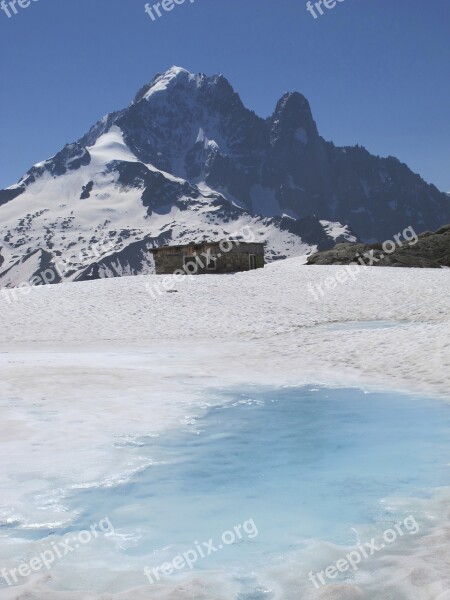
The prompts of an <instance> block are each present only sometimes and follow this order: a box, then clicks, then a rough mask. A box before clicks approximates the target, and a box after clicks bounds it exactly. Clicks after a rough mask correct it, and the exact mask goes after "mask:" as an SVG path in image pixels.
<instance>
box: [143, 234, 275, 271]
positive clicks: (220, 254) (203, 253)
mask: <svg viewBox="0 0 450 600" xmlns="http://www.w3.org/2000/svg"><path fill="white" fill-rule="evenodd" d="M150 252H152V254H153V257H154V259H155V267H156V274H157V275H171V274H173V273H184V274H186V275H203V274H206V273H235V272H237V271H250V270H252V269H261V268H263V267H264V244H262V243H256V242H251V243H249V242H242V241H239V240H234V239H230V240H222V241H220V242H199V243H191V244H183V245H180V246H162V247H161V248H153V249H152V250H150Z"/></svg>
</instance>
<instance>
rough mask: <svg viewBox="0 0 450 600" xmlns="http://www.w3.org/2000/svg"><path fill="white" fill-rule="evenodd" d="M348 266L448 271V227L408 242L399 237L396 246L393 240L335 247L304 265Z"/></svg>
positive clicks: (449, 240)
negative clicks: (359, 265) (362, 265)
mask: <svg viewBox="0 0 450 600" xmlns="http://www.w3.org/2000/svg"><path fill="white" fill-rule="evenodd" d="M400 243H401V244H402V245H401V246H400ZM394 244H395V249H393V248H394ZM392 250H393V251H392ZM350 263H360V264H362V263H364V264H366V265H369V266H377V267H421V268H440V267H449V268H450V225H445V226H444V227H441V228H440V229H438V230H437V231H436V232H435V233H433V232H431V231H425V232H424V233H422V234H420V235H419V236H418V237H414V238H412V239H408V241H405V239H402V238H401V237H400V238H399V242H398V243H395V242H393V241H392V242H389V243H387V242H384V243H383V244H358V243H357V244H352V243H345V244H336V245H335V246H334V247H333V248H332V249H331V250H326V251H324V252H317V253H316V254H313V255H312V256H310V257H309V258H308V263H307V264H308V265H348V264H350Z"/></svg>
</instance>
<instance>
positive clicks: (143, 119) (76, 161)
mask: <svg viewBox="0 0 450 600" xmlns="http://www.w3.org/2000/svg"><path fill="white" fill-rule="evenodd" d="M449 221H450V202H449V200H448V198H447V196H446V195H445V194H442V193H440V192H439V191H438V190H437V189H436V188H435V187H434V186H432V185H428V184H426V183H425V182H424V181H423V180H422V179H421V178H420V177H419V176H418V175H415V174H414V173H412V172H411V171H410V170H409V169H408V167H407V166H406V165H403V164H401V163H400V162H399V161H398V160H396V159H395V158H386V159H381V158H378V157H374V156H372V155H370V154H369V153H368V152H367V151H366V150H365V149H364V148H361V147H355V148H336V147H335V146H334V145H333V144H332V143H329V142H326V141H324V140H323V139H322V138H321V137H320V136H319V134H318V131H317V127H316V124H315V122H314V119H313V117H312V114H311V110H310V107H309V104H308V101H307V100H306V99H305V98H304V97H303V96H302V95H301V94H299V93H287V94H285V95H284V96H283V97H282V98H281V100H280V101H279V102H278V104H277V107H276V109H275V112H274V114H273V115H272V116H271V117H270V118H268V119H262V118H260V117H258V116H257V115H256V114H255V113H253V112H252V111H250V110H248V109H246V108H245V107H244V105H243V104H242V102H241V100H240V98H239V96H238V94H237V93H236V92H235V91H234V90H233V88H232V87H231V85H230V84H229V83H228V81H227V80H226V79H225V78H224V77H223V76H222V75H218V76H212V77H207V76H206V75H203V74H200V75H193V74H191V73H189V72H188V71H186V70H184V69H181V68H178V67H173V68H171V69H169V70H168V71H167V72H166V73H164V74H162V75H158V76H156V77H155V78H154V79H153V81H152V82H151V83H150V84H148V85H146V86H144V87H143V88H142V89H141V90H140V91H139V93H138V94H137V95H136V97H135V99H134V101H133V102H132V103H131V104H130V106H128V107H127V108H125V109H124V110H121V111H119V112H115V113H111V114H109V115H107V116H105V117H104V118H103V119H102V120H101V121H99V122H98V123H96V124H95V125H94V126H93V127H92V128H91V129H90V131H89V132H88V133H87V134H86V135H85V136H83V137H82V138H81V139H80V140H78V142H75V143H72V144H69V145H67V146H65V148H64V149H63V150H62V151H61V152H59V153H58V154H56V155H55V156H54V157H52V158H50V159H48V160H46V161H44V162H41V163H38V164H36V165H35V166H34V167H32V168H31V169H30V171H28V173H27V174H26V175H25V176H24V177H23V178H22V179H21V180H20V181H19V182H18V183H17V184H16V185H14V186H12V187H10V188H8V189H6V190H2V191H0V223H1V224H0V231H1V234H2V235H1V237H2V246H1V249H0V285H2V286H13V285H18V284H19V283H21V282H22V281H28V280H30V279H32V278H33V276H35V275H36V274H37V273H39V272H41V271H42V270H43V269H51V268H53V267H54V266H55V265H56V264H58V263H64V265H65V268H64V271H63V272H62V271H61V269H59V270H58V269H57V271H58V276H57V277H55V281H52V282H57V281H59V280H61V279H63V278H68V279H80V278H81V279H83V278H86V277H88V278H90V277H107V276H115V275H123V274H136V273H146V272H150V271H151V270H152V268H153V266H152V262H151V258H150V256H149V252H148V247H152V246H156V245H162V244H167V243H171V242H175V241H176V242H177V243H183V242H187V241H192V240H201V239H220V238H223V237H228V236H229V235H239V232H240V231H241V230H242V228H243V227H250V228H251V229H252V231H253V232H254V235H255V238H256V239H257V241H266V242H267V254H268V258H269V259H271V258H280V257H284V256H295V255H307V254H310V253H311V252H314V251H316V250H317V249H319V250H320V249H326V248H327V247H330V246H331V245H333V244H334V243H335V242H336V241H344V240H347V241H355V240H356V239H357V237H358V238H359V239H361V240H362V241H365V242H370V241H373V240H375V239H388V238H389V237H391V236H392V235H394V234H395V233H397V232H398V231H400V230H402V229H404V228H405V227H406V226H413V227H414V228H416V229H417V230H419V231H422V230H424V229H436V228H438V227H439V225H441V224H442V223H444V222H449Z"/></svg>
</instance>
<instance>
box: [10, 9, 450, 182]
mask: <svg viewBox="0 0 450 600" xmlns="http://www.w3.org/2000/svg"><path fill="white" fill-rule="evenodd" d="M155 2H156V0H151V2H150V4H154V3H155ZM144 5H145V0H33V1H32V2H31V5H30V6H29V7H28V8H25V9H20V8H19V9H18V11H19V14H17V15H14V16H12V17H11V18H8V17H7V16H6V14H5V13H4V12H0V51H1V59H0V77H1V89H0V109H1V110H0V127H1V136H0V187H5V186H7V185H11V184H12V183H14V182H15V181H16V180H17V179H18V178H19V177H20V176H22V175H23V174H24V172H25V171H26V170H27V169H28V168H29V167H30V166H31V165H32V164H33V163H35V162H38V161H40V160H43V159H45V158H47V157H49V156H51V155H53V154H55V153H56V152H57V151H58V150H60V149H61V148H62V146H63V145H64V144H65V143H67V142H71V141H74V140H76V139H78V138H79V137H80V136H81V135H82V134H83V133H85V132H86V131H87V130H88V129H89V127H90V126H91V125H92V124H93V123H94V122H95V121H96V120H98V119H99V118H100V117H102V116H103V115H104V114H105V113H107V112H110V111H112V110H115V109H119V108H122V107H124V106H126V105H127V104H128V103H129V102H130V101H131V100H132V98H133V97H134V95H135V93H136V92H137V90H138V89H139V88H140V87H141V86H142V85H143V84H144V83H145V82H147V81H149V80H150V79H152V78H153V76H154V74H155V73H157V72H161V71H165V70H166V69H167V68H169V67H170V66H172V65H178V66H183V67H185V68H187V69H189V70H190V71H192V72H195V73H197V72H204V73H207V74H213V73H223V74H224V75H225V76H226V77H227V78H228V79H229V81H230V82H231V83H232V85H233V86H234V88H235V89H236V91H238V92H239V94H240V95H241V98H242V100H243V101H244V103H245V104H246V106H248V107H249V108H251V109H253V110H255V112H257V113H258V114H259V115H261V116H268V115H269V114H271V113H272V112H273V109H274V107H275V104H276V102H277V100H278V99H279V97H280V96H281V95H282V94H283V93H284V92H285V91H288V90H298V91H300V92H302V93H303V94H305V96H307V98H308V99H309V101H310V103H311V106H312V110H313V114H314V117H315V119H316V121H317V124H318V127H319V131H320V133H321V135H322V136H323V137H324V138H326V139H328V140H332V141H333V142H334V143H335V144H337V145H350V144H356V143H359V144H361V145H364V146H366V147H367V149H368V150H369V151H370V152H373V153H375V154H380V155H382V156H386V155H394V156H397V157H398V158H399V159H400V160H402V161H404V162H406V163H407V164H408V165H409V166H410V167H411V168H412V169H413V170H414V171H416V172H418V173H420V174H421V175H422V176H423V177H424V179H426V180H427V181H430V182H432V183H434V184H435V185H437V187H438V188H440V189H441V190H443V191H450V116H449V112H450V102H449V98H450V81H449V76H448V72H449V64H450V36H449V35H448V25H449V22H450V2H449V0H429V1H427V2H425V1H424V0H343V1H342V2H338V3H337V4H336V7H335V8H333V9H331V10H327V9H324V10H325V14H324V15H323V16H320V17H319V18H317V19H314V18H313V17H312V16H311V15H310V14H309V13H308V12H307V10H306V2H305V0H195V2H193V3H191V1H190V0H186V2H185V4H183V5H180V6H176V7H175V8H174V10H173V11H172V12H170V13H163V16H162V17H161V18H158V19H157V20H156V21H155V22H153V21H152V20H151V19H150V17H149V16H148V15H146V13H145V12H144Z"/></svg>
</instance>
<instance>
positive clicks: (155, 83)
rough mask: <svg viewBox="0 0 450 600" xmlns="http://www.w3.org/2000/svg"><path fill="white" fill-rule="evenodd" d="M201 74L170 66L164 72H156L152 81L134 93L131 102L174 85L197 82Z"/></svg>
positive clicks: (148, 96) (136, 101)
mask: <svg viewBox="0 0 450 600" xmlns="http://www.w3.org/2000/svg"><path fill="white" fill-rule="evenodd" d="M200 78H201V76H199V75H193V74H192V73H190V72H189V71H187V70H186V69H183V67H177V66H175V65H174V66H172V67H170V69H168V70H167V71H165V72H164V73H158V74H157V75H155V77H154V78H153V79H152V81H151V82H150V83H148V84H146V85H144V86H143V87H142V88H141V89H140V90H139V92H138V93H137V94H136V97H135V99H134V102H133V104H137V103H138V102H140V101H141V100H148V99H149V98H150V97H151V96H153V95H154V94H157V93H160V92H164V91H167V90H168V89H170V88H172V87H174V86H175V85H178V84H181V85H183V84H184V85H186V84H187V83H189V82H195V83H196V84H198V82H199V80H200Z"/></svg>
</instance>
